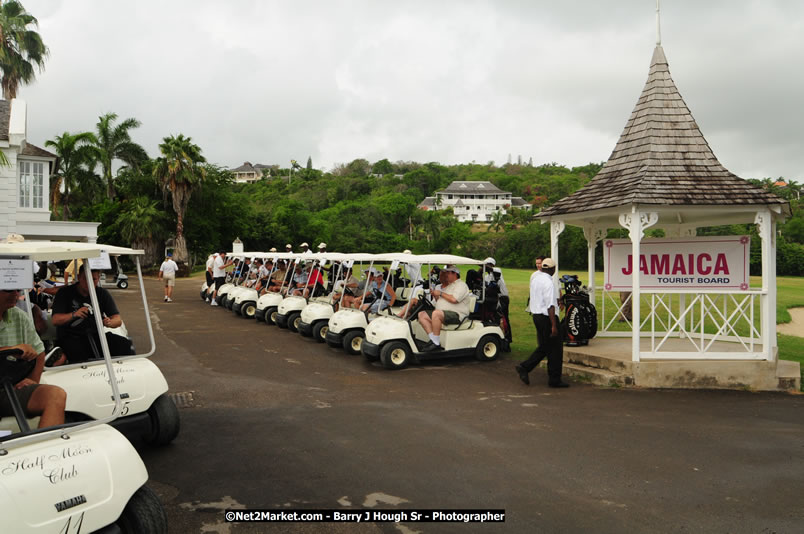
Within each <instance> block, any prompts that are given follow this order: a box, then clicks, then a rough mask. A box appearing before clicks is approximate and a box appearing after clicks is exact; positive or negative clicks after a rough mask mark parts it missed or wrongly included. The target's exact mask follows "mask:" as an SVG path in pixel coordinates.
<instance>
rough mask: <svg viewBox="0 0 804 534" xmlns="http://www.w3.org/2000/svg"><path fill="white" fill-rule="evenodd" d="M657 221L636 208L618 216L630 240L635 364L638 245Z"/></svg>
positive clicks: (639, 318)
mask: <svg viewBox="0 0 804 534" xmlns="http://www.w3.org/2000/svg"><path fill="white" fill-rule="evenodd" d="M658 220H659V214H658V213H656V212H655V211H651V212H640V211H639V208H638V207H636V206H633V207H632V208H631V212H630V213H621V214H620V226H622V227H624V228H626V229H628V236H629V237H630V238H631V328H632V330H631V360H632V361H635V362H638V361H639V332H640V328H641V326H642V316H641V315H640V313H641V310H640V307H641V306H640V304H641V295H640V279H641V276H640V274H641V273H640V270H639V255H640V246H639V245H640V243H641V242H642V236H643V235H644V233H645V229H646V228H649V227H651V226H653V225H654V224H656V223H657V222H658Z"/></svg>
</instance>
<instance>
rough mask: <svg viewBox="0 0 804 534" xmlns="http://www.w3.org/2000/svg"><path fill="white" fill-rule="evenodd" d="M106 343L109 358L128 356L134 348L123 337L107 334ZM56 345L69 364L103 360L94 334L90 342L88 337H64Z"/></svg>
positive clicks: (132, 352)
mask: <svg viewBox="0 0 804 534" xmlns="http://www.w3.org/2000/svg"><path fill="white" fill-rule="evenodd" d="M106 342H107V343H108V344H109V354H110V355H111V356H129V355H131V354H134V347H132V346H131V341H129V340H128V339H126V338H124V337H123V336H118V335H117V334H112V333H111V332H107V333H106ZM58 343H59V346H60V347H61V348H62V350H63V351H64V354H65V355H66V356H67V361H68V362H69V363H81V362H85V361H87V360H95V359H97V358H103V353H101V346H100V339H98V335H97V334H96V333H93V334H92V341H90V340H89V335H85V336H65V337H62V338H61V339H59V341H58ZM93 345H94V347H93ZM96 350H97V351H98V352H97V354H96V352H95V351H96Z"/></svg>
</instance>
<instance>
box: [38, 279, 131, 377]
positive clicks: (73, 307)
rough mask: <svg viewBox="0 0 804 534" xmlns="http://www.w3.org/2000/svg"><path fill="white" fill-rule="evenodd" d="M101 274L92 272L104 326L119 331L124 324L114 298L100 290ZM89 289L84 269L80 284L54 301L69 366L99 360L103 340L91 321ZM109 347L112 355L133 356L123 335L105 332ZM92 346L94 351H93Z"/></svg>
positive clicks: (54, 313) (56, 321)
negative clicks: (99, 280) (101, 340)
mask: <svg viewBox="0 0 804 534" xmlns="http://www.w3.org/2000/svg"><path fill="white" fill-rule="evenodd" d="M98 279H99V274H98V273H97V271H96V272H93V273H92V280H93V282H94V284H95V292H96V293H97V296H98V304H99V305H100V310H101V313H103V326H105V327H106V328H118V327H120V326H121V325H122V324H123V320H122V319H121V317H120V312H119V311H118V310H117V305H116V304H115V302H114V299H113V298H112V295H111V294H110V293H109V292H108V291H107V290H105V289H103V288H101V287H98ZM89 302H90V299H89V287H88V285H87V278H86V275H85V274H84V266H81V268H80V269H79V275H78V283H77V284H73V285H71V286H67V287H64V288H62V290H61V291H59V293H58V294H57V295H56V299H55V300H54V301H53V324H54V325H56V327H57V339H58V344H59V346H60V347H61V348H62V350H63V351H64V357H65V358H66V361H67V362H69V363H79V362H85V361H87V360H90V359H95V358H98V357H100V339H99V337H98V332H97V329H96V326H95V320H94V319H93V318H92V316H91V314H92V306H91V304H89ZM106 340H107V342H108V344H109V353H110V354H111V355H112V356H127V355H131V354H134V350H133V348H132V346H131V342H130V341H129V340H128V339H126V338H125V337H123V336H119V335H117V334H113V333H111V332H106ZM93 344H94V346H95V348H96V349H97V352H96V349H93ZM62 363H64V359H61V360H59V361H58V362H56V365H61V364H62Z"/></svg>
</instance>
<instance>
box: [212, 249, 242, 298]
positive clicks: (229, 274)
mask: <svg viewBox="0 0 804 534" xmlns="http://www.w3.org/2000/svg"><path fill="white" fill-rule="evenodd" d="M245 256H246V255H245V254H227V255H226V257H227V259H228V258H232V259H234V260H235V261H236V263H237V264H238V265H239V263H240V262H241V261H242V260H243V258H245ZM226 269H227V271H226V278H225V280H224V283H223V284H222V285H221V287H220V288H219V289H218V292H217V293H216V294H215V302H217V303H218V306H226V303H227V293H229V291H231V290H232V289H233V288H235V287H237V285H238V284H237V282H238V279H237V277H236V276H235V271H236V269H237V266H235V267H231V266H230V267H227V268H226ZM213 291H214V289H213Z"/></svg>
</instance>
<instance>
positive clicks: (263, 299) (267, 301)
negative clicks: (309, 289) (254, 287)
mask: <svg viewBox="0 0 804 534" xmlns="http://www.w3.org/2000/svg"><path fill="white" fill-rule="evenodd" d="M300 257H301V255H300V254H297V253H295V252H272V253H271V258H272V259H273V262H274V268H273V270H272V271H271V274H272V275H273V273H274V271H275V270H276V263H277V261H279V260H287V261H288V269H291V268H292V267H295V264H294V263H293V262H291V261H290V260H295V259H297V258H300ZM292 280H293V276H292V274H288V273H287V272H286V273H285V278H284V279H283V280H282V286H281V289H280V290H279V292H274V291H266V292H265V293H263V294H262V295H260V298H258V299H257V310H256V311H255V312H254V318H255V319H256V320H257V321H265V322H266V324H276V315H277V310H278V309H279V305H280V304H281V303H282V301H283V300H284V298H285V296H284V294H283V293H284V290H285V287H286V285H290V284H291V283H292Z"/></svg>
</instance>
